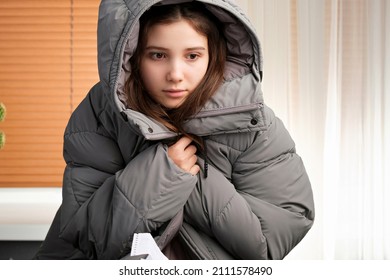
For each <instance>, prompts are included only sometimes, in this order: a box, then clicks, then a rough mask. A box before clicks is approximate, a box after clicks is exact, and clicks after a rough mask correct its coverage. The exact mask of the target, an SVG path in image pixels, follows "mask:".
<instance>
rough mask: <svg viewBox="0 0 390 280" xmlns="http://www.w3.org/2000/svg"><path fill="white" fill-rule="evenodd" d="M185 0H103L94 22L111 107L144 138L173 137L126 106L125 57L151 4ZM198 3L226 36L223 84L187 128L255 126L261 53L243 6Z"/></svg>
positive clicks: (212, 130)
mask: <svg viewBox="0 0 390 280" xmlns="http://www.w3.org/2000/svg"><path fill="white" fill-rule="evenodd" d="M184 2H189V1H188V0H187V1H186V0H160V1H158V0H148V1H139V0H103V1H102V2H101V4H100V8H99V21H98V68H99V76H100V81H101V82H102V83H103V84H104V85H105V86H106V87H108V88H109V89H110V90H109V92H107V94H109V98H110V99H111V100H112V101H113V103H114V106H116V107H117V109H118V111H119V112H120V113H121V114H122V115H123V116H124V117H125V119H127V120H128V121H129V123H130V125H132V126H133V127H135V128H136V129H137V130H138V131H140V133H141V134H143V135H144V136H145V137H146V138H147V139H151V140H158V139H163V138H167V137H171V136H174V133H173V132H171V131H168V130H167V129H166V128H165V127H164V126H162V125H161V124H159V123H158V122H156V121H154V120H153V119H151V118H149V117H147V116H145V115H144V114H142V113H139V112H136V111H133V110H131V109H128V108H126V105H125V104H126V95H125V93H124V84H125V81H126V79H127V78H128V77H129V75H130V69H131V67H130V58H131V56H132V55H133V53H134V51H135V49H136V47H137V41H138V33H139V19H140V17H141V16H142V14H143V13H145V11H147V10H148V9H149V8H150V7H151V6H153V5H166V4H175V3H184ZM200 2H203V3H204V4H205V6H206V8H207V9H208V10H210V11H211V12H212V13H213V14H214V15H215V16H216V17H217V18H218V19H219V20H220V21H221V23H222V24H223V32H224V35H225V37H226V40H227V62H226V66H225V76H224V83H223V84H222V85H221V87H220V88H219V90H218V91H217V92H216V93H215V94H214V96H213V97H212V98H211V100H209V101H208V102H207V104H206V105H205V107H204V108H203V109H202V110H201V111H200V113H199V114H198V115H196V116H194V118H192V119H190V120H188V121H187V123H186V126H185V127H186V129H187V131H188V132H190V133H193V134H196V135H199V136H204V135H211V134H220V133H231V132H237V131H253V130H260V129H261V128H262V127H263V126H264V120H263V118H262V110H261V108H262V104H263V98H262V92H261V74H262V55H261V47H260V42H259V40H258V37H257V35H256V33H255V31H254V28H253V27H252V25H251V23H250V22H249V20H248V19H247V17H246V16H245V15H244V13H243V12H242V10H241V9H240V8H239V7H238V6H237V5H236V4H235V3H234V2H233V1H228V0H220V1H217V0H204V1H200Z"/></svg>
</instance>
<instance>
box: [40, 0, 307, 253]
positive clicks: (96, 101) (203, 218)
mask: <svg viewBox="0 0 390 280" xmlns="http://www.w3.org/2000/svg"><path fill="white" fill-rule="evenodd" d="M158 2H160V3H162V4H165V3H174V2H183V1H179V0H176V1H175V0H169V1H167V0H163V1H157V0H155V1H134V0H107V1H104V0H103V1H102V3H101V5H100V10H99V24H98V54H99V55H98V62H99V63H98V64H99V75H100V82H99V83H98V84H96V85H95V86H94V87H93V88H92V89H91V91H90V92H89V94H88V95H87V96H86V98H85V99H84V100H83V101H82V103H81V104H80V105H79V106H78V108H77V109H76V110H75V112H74V113H73V115H72V116H71V118H70V120H69V123H68V126H67V128H66V132H65V136H64V158H65V160H66V163H67V166H66V169H65V173H64V181H63V203H62V206H61V208H60V210H59V211H58V213H57V215H56V218H55V219H54V222H53V225H52V227H51V229H50V231H49V233H48V236H47V238H46V240H45V242H44V243H43V245H42V248H41V250H40V252H38V254H37V256H36V258H38V259H44V258H88V259H94V258H98V259H118V258H121V257H123V256H124V255H126V253H128V252H129V249H130V246H131V240H132V236H133V234H134V233H135V232H151V233H152V234H153V235H154V236H156V239H158V238H159V237H158V236H160V235H161V233H162V232H163V236H164V232H165V233H166V232H167V224H168V222H169V221H171V220H172V218H174V217H176V218H175V219H176V220H177V221H179V223H178V224H176V226H177V225H178V226H179V228H177V230H178V232H177V235H176V237H175V240H176V242H179V243H180V244H181V248H182V250H184V251H186V253H187V256H188V257H190V258H194V259H282V258H283V257H285V256H286V255H287V254H288V253H289V252H290V251H291V249H293V248H294V246H295V245H297V244H298V243H299V242H300V240H301V239H302V238H303V237H304V236H305V234H306V233H307V232H308V230H309V229H310V227H311V226H312V223H313V219H314V206H313V195H312V190H311V186H310V182H309V179H308V176H307V174H306V171H305V168H304V166H303V163H302V160H301V158H300V157H299V156H298V155H297V154H296V153H295V146H294V142H293V140H292V139H291V137H290V135H289V133H288V132H287V130H286V129H285V127H284V126H283V124H282V122H281V121H280V120H279V119H278V118H277V117H275V115H274V113H273V112H272V111H271V110H270V109H269V108H268V107H267V106H266V105H264V103H263V98H262V92H261V69H262V57H261V51H260V44H259V41H258V38H257V36H256V34H255V32H254V30H253V28H252V26H251V24H250V23H249V21H248V19H247V18H246V17H245V16H244V15H243V13H242V12H241V10H240V9H239V8H238V7H237V6H236V5H235V4H233V3H231V2H230V1H227V0H224V1H222V0H221V1H216V0H207V1H202V2H204V3H205V4H206V6H207V7H208V9H209V10H210V11H212V12H213V13H214V14H215V15H216V16H217V17H218V18H219V19H220V21H221V22H223V23H224V26H225V36H226V38H227V42H228V58H227V65H226V71H225V73H226V74H225V81H224V83H223V85H222V86H221V87H220V89H219V90H218V92H217V93H216V94H215V95H214V96H213V97H212V99H211V100H210V101H209V102H208V103H207V104H206V106H205V107H204V108H203V110H202V111H201V112H200V113H199V114H198V115H196V116H194V118H192V119H191V120H189V121H188V122H187V123H186V130H187V131H188V132H189V133H193V134H196V135H199V136H202V137H204V139H205V142H206V144H207V145H206V146H207V162H208V164H209V165H208V172H207V173H208V174H207V176H205V174H204V170H203V169H202V170H201V172H200V173H199V174H198V175H196V176H192V175H191V174H189V173H186V172H184V171H183V170H181V169H180V168H178V167H177V166H176V165H175V164H174V163H173V161H172V160H171V159H170V158H169V157H168V155H167V144H166V143H167V142H168V141H171V140H172V139H175V138H176V137H177V135H175V134H174V133H173V132H171V131H169V130H167V129H166V128H165V127H164V126H162V125H161V124H159V123H157V122H156V121H154V120H153V119H150V118H148V117H146V116H145V115H143V114H141V113H139V112H135V111H132V110H130V109H127V108H126V106H125V105H124V104H125V99H126V97H125V94H124V93H123V85H124V81H125V80H126V78H127V77H128V75H129V72H128V70H129V69H130V66H129V59H130V57H131V55H132V54H133V52H134V50H135V48H136V45H137V39H138V30H139V23H138V19H139V18H140V16H141V15H142V13H143V12H145V10H147V9H148V8H149V7H150V6H151V5H153V4H155V3H158ZM202 157H203V159H204V156H202V155H200V156H199V158H200V159H199V165H200V166H202V167H203V166H204V164H203V163H204V162H203V159H202ZM178 213H179V214H178ZM178 217H179V218H178ZM181 219H184V221H183V222H182V224H181ZM171 224H172V223H171ZM168 228H170V227H169V226H168ZM173 228H174V227H173ZM171 230H172V228H171ZM174 233H175V231H173V232H168V235H169V234H174ZM166 235H167V234H165V238H166V237H167V236H166ZM170 239H171V238H170V237H168V238H167V240H168V241H169V240H170ZM160 241H161V240H160Z"/></svg>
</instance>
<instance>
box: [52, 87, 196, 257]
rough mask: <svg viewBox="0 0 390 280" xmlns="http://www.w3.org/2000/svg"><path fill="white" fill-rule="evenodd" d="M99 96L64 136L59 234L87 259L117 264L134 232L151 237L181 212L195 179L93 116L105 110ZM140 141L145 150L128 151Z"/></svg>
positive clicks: (153, 148) (108, 119)
mask: <svg viewBox="0 0 390 280" xmlns="http://www.w3.org/2000/svg"><path fill="white" fill-rule="evenodd" d="M93 94H95V96H92V97H90V96H91V95H93ZM101 96H104V95H103V94H101V92H100V91H91V93H90V95H89V96H88V97H87V98H85V99H84V101H83V102H82V103H81V104H80V106H79V107H78V108H77V109H76V111H75V112H74V114H73V115H72V117H71V119H70V120H69V123H68V126H67V129H66V132H65V136H64V158H65V160H66V163H67V166H66V168H65V172H64V179H63V202H62V206H61V216H60V226H59V231H60V234H59V235H60V238H62V240H65V241H66V242H68V243H71V244H72V245H73V246H74V247H75V248H77V249H79V250H81V251H82V252H83V253H84V254H85V256H86V257H87V258H89V259H95V258H98V259H118V258H120V257H121V256H122V255H124V254H126V253H127V252H128V251H129V248H130V245H131V241H132V237H133V233H134V232H152V231H154V230H156V229H157V228H158V227H159V226H161V225H162V224H163V223H165V222H167V221H169V220H170V219H171V218H172V217H173V216H174V215H176V213H177V212H178V211H179V210H181V209H182V207H183V205H184V204H185V202H186V200H187V199H188V196H189V195H190V193H191V192H192V190H193V188H194V187H195V185H196V181H197V178H196V176H192V175H191V174H189V173H186V172H184V171H182V170H181V169H180V168H178V167H177V166H176V165H175V164H174V162H173V161H172V160H171V159H170V158H169V157H168V155H167V147H166V146H165V145H163V144H161V143H146V142H145V141H144V140H142V139H141V140H139V138H140V137H141V136H137V135H136V134H135V133H134V132H133V131H130V130H129V129H128V127H127V125H126V123H125V122H121V121H120V120H122V121H123V119H120V120H116V119H113V118H114V117H115V116H116V114H115V113H112V114H110V112H109V113H106V114H101V112H107V111H108V110H110V107H109V106H108V105H107V103H105V99H103V98H102V97H101ZM109 129H111V130H112V131H109ZM120 133H121V135H120V137H118V136H117V134H120ZM125 133H127V134H125ZM120 139H122V140H123V141H122V142H119V140H120ZM140 141H141V142H142V143H145V146H144V147H142V149H140V148H138V149H136V148H134V146H136V145H139V143H140ZM129 154H131V157H129V158H128V159H124V156H127V155H129Z"/></svg>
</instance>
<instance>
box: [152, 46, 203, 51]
mask: <svg viewBox="0 0 390 280" xmlns="http://www.w3.org/2000/svg"><path fill="white" fill-rule="evenodd" d="M145 49H146V50H150V49H152V50H162V51H169V49H167V48H163V47H158V46H147V47H146V48H145ZM185 50H186V51H205V50H206V48H205V47H201V46H199V47H191V48H186V49H185Z"/></svg>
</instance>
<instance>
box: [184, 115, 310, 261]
mask: <svg viewBox="0 0 390 280" xmlns="http://www.w3.org/2000/svg"><path fill="white" fill-rule="evenodd" d="M232 170H233V171H232V178H231V181H230V180H228V179H226V178H225V177H224V176H223V175H222V173H220V172H219V171H218V170H216V169H215V168H213V167H210V168H209V176H208V178H207V179H201V180H199V182H198V184H197V187H196V189H195V191H194V192H193V194H191V196H190V199H189V201H188V203H187V204H186V213H187V216H186V217H187V219H188V220H189V222H190V223H192V224H195V225H196V226H197V227H198V228H199V229H200V230H202V231H204V232H206V233H208V234H210V235H213V236H215V238H216V239H217V240H218V241H219V242H220V243H221V245H222V246H223V247H225V249H227V250H228V251H229V252H230V253H232V254H233V255H234V256H235V257H237V258H239V259H282V258H284V257H285V256H286V255H287V254H288V253H289V252H290V251H291V250H292V249H293V248H294V246H295V245H297V244H298V243H299V242H300V240H301V239H302V238H303V237H304V236H305V234H306V233H307V232H308V230H309V229H310V228H311V226H312V223H313V219H314V203H313V195H312V190H311V185H310V182H309V179H308V176H307V174H306V171H305V168H304V166H303V163H302V161H301V158H300V157H299V156H298V155H297V154H296V153H295V147H294V142H293V141H292V139H291V137H290V135H289V133H288V132H287V130H286V129H285V128H284V126H283V124H282V122H281V121H280V120H279V119H277V118H275V117H273V118H272V119H271V122H270V124H269V126H268V129H267V130H266V131H263V132H259V133H258V134H257V137H256V138H255V140H254V142H253V143H252V145H250V147H249V148H248V149H246V150H245V151H244V152H242V154H241V155H240V156H239V157H238V158H237V160H236V161H235V163H234V164H233V167H232ZM199 208H200V209H202V211H203V212H204V213H205V215H202V214H201V213H199V210H197V209H199ZM189 213H191V217H189V216H188V214H189ZM194 213H197V214H194Z"/></svg>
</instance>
